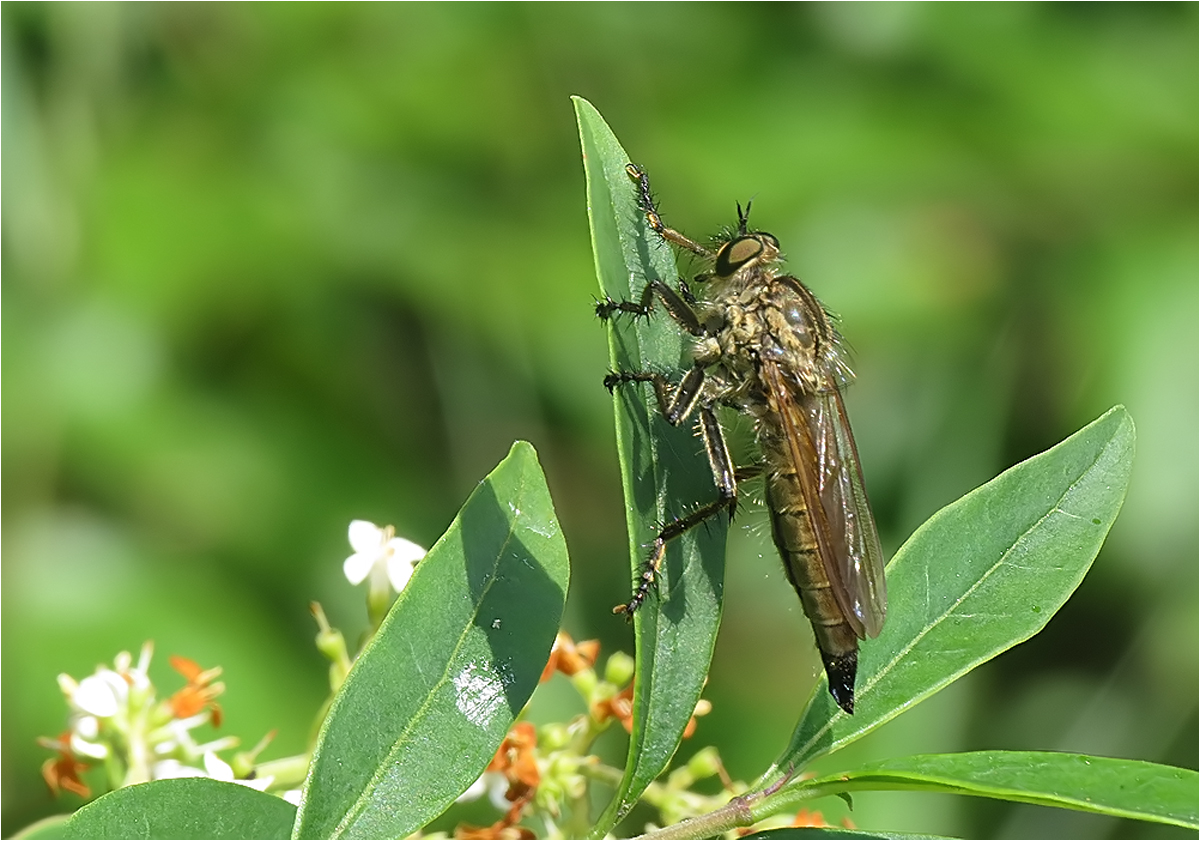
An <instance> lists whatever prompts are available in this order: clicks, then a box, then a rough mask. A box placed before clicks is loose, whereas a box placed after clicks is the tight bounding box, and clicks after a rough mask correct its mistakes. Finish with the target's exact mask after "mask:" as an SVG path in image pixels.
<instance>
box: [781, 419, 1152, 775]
mask: <svg viewBox="0 0 1200 841" xmlns="http://www.w3.org/2000/svg"><path fill="white" fill-rule="evenodd" d="M1133 449H1134V428H1133V421H1132V420H1131V419H1130V417H1129V414H1128V413H1127V412H1126V411H1125V409H1124V408H1123V407H1121V406H1117V407H1115V408H1113V409H1110V410H1109V411H1108V412H1107V413H1105V414H1104V415H1103V416H1102V417H1100V418H1099V419H1098V420H1096V421H1093V422H1092V423H1091V424H1089V425H1088V426H1086V427H1084V428H1083V429H1082V430H1080V431H1079V432H1077V433H1075V434H1074V435H1072V436H1071V437H1070V438H1068V439H1066V440H1065V441H1063V442H1062V443H1060V444H1058V445H1057V446H1055V447H1053V448H1051V449H1049V450H1047V451H1046V452H1044V453H1042V454H1040V455H1037V456H1034V457H1033V458H1031V459H1029V460H1027V461H1024V462H1022V463H1020V464H1018V465H1017V466H1015V467H1013V468H1011V469H1009V470H1007V471H1005V472H1004V473H1002V474H1000V475H999V476H998V477H996V478H995V479H993V480H992V481H990V482H988V483H987V484H986V485H984V486H982V487H980V488H977V489H976V490H974V491H972V492H971V493H969V494H967V495H966V496H964V497H963V498H961V499H959V500H957V501H956V502H953V503H951V504H950V505H948V506H946V507H945V508H943V509H942V510H941V511H939V512H937V513H936V514H934V515H933V516H932V517H931V518H930V519H929V520H928V521H926V522H925V523H924V524H923V525H922V526H921V527H920V528H918V529H917V531H916V532H915V533H914V534H913V536H912V537H911V538H909V540H908V541H907V542H906V543H905V544H904V546H902V547H901V548H900V551H899V552H897V553H896V557H895V558H894V559H893V560H892V563H891V564H890V565H889V566H888V573H887V575H888V600H889V604H888V619H887V624H886V625H885V626H884V629H883V633H882V634H881V635H880V636H879V638H878V639H875V640H868V641H866V642H864V643H863V646H862V651H861V654H860V658H859V672H858V690H857V698H856V700H855V709H854V715H853V716H848V715H846V714H845V713H843V712H842V711H841V710H839V709H838V708H837V707H836V705H835V704H834V703H833V701H832V699H831V698H830V697H829V694H828V693H827V692H826V691H825V686H824V683H823V682H822V683H820V684H819V685H818V686H817V688H816V689H815V690H814V691H813V694H812V696H811V697H810V698H809V701H808V706H807V707H806V708H805V710H804V712H803V714H802V715H801V718H800V722H799V724H798V725H797V727H796V730H795V732H794V733H793V735H792V740H791V743H790V745H789V746H788V748H787V750H786V751H785V752H784V754H783V756H782V757H781V758H780V759H779V760H778V761H777V762H776V764H775V766H774V767H773V768H772V769H771V771H768V773H767V774H766V775H764V779H767V778H770V777H772V776H778V771H779V769H791V770H792V771H795V770H798V769H800V768H803V767H804V766H805V765H807V764H808V763H809V762H811V761H812V760H813V758H815V757H817V756H820V755H822V754H826V753H830V752H832V751H835V750H837V749H838V748H840V747H842V746H844V745H846V744H848V743H849V742H852V741H854V740H855V739H857V738H859V737H861V736H862V735H864V734H865V733H867V732H869V731H871V730H873V729H874V728H876V727H878V726H879V725H880V724H883V723H884V722H886V721H889V720H890V719H892V718H893V717H895V716H896V715H898V714H900V713H901V712H903V711H904V710H906V709H908V708H909V707H911V706H913V705H914V704H917V703H919V702H920V701H922V700H923V699H925V698H927V697H929V696H930V695H932V694H933V693H934V692H937V691H938V690H939V689H941V688H943V687H944V686H946V685H947V684H949V683H951V682H952V681H954V680H956V679H957V678H959V677H961V676H962V675H964V674H966V673H967V672H969V671H970V670H971V669H973V668H975V667H976V666H978V665H979V664H980V663H983V662H985V661H987V660H989V659H991V658H992V657H995V656H996V655H997V654H999V653H1000V652H1002V651H1005V650H1007V649H1009V648H1011V647H1012V646H1014V645H1016V644H1017V643H1019V642H1023V641H1024V640H1027V639H1029V638H1030V637H1031V636H1033V635H1034V634H1036V633H1037V632H1038V631H1040V630H1041V629H1042V628H1043V627H1045V625H1046V623H1047V622H1048V621H1049V620H1050V617H1052V616H1053V615H1054V614H1055V613H1056V612H1057V611H1058V609H1059V608H1060V607H1062V605H1063V603H1064V602H1066V600H1067V598H1068V597H1069V596H1070V595H1071V593H1073V592H1074V591H1075V588H1076V587H1077V586H1079V582H1080V581H1082V580H1083V576H1084V575H1085V574H1086V573H1087V571H1088V569H1089V567H1090V566H1091V564H1092V560H1093V559H1094V558H1095V557H1096V553H1097V552H1099V551H1100V545H1101V544H1102V543H1103V542H1104V538H1105V536H1106V535H1107V534H1108V530H1109V527H1110V526H1112V523H1113V520H1115V519H1116V516H1117V512H1118V511H1119V510H1120V508H1121V502H1122V501H1123V499H1124V497H1125V487H1126V485H1127V484H1128V482H1129V471H1130V469H1131V467H1132V464H1133Z"/></svg>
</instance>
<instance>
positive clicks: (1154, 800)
mask: <svg viewBox="0 0 1200 841" xmlns="http://www.w3.org/2000/svg"><path fill="white" fill-rule="evenodd" d="M1198 787H1200V775H1197V773H1196V772H1195V771H1192V770H1189V769H1186V768H1175V767H1172V766H1170V765H1158V764H1156V763H1153V762H1139V761H1137V760H1132V759H1110V758H1108V757H1103V756H1081V755H1079V754H1073V753H1052V752H1046V751H977V752H974V753H952V754H934V755H929V756H907V757H904V758H902V759H889V760H887V761H885V762H879V763H872V764H870V765H866V766H863V767H862V768H856V769H854V770H853V771H846V772H843V773H840V774H832V775H830V776H828V777H818V778H816V779H813V780H805V781H803V782H800V783H798V784H796V785H795V786H788V788H787V789H785V790H784V791H782V792H780V794H779V795H777V796H776V797H777V799H778V800H779V801H781V803H780V805H781V806H782V801H789V800H795V799H796V795H805V799H806V797H807V796H811V794H812V790H813V789H816V790H819V791H821V792H822V794H831V793H834V792H848V791H849V792H852V791H860V790H880V789H891V790H896V789H902V790H910V791H938V792H948V793H951V794H970V795H975V796H977V797H992V798H995V799H998V800H1012V801H1016V802H1018V803H1033V804H1036V805H1038V806H1058V807H1062V808H1065V809H1077V810H1079V811H1084V812H1096V813H1098V814H1102V815H1111V816H1113V817H1118V818H1132V819H1134V820H1142V821H1153V822H1155V823H1164V824H1173V825H1175V826H1182V827H1187V828H1188V829H1200V821H1198V816H1197V800H1198V798H1197V794H1196V792H1197V789H1198ZM806 789H807V790H808V791H807V792H806V791H805V790H806Z"/></svg>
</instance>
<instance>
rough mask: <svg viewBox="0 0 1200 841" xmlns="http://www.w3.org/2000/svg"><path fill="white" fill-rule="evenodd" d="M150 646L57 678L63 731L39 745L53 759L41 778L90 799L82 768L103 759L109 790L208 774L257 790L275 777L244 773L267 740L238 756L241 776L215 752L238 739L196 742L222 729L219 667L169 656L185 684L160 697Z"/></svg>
mask: <svg viewBox="0 0 1200 841" xmlns="http://www.w3.org/2000/svg"><path fill="white" fill-rule="evenodd" d="M153 653H154V647H153V645H152V644H151V643H149V642H147V643H146V644H145V645H143V646H142V651H141V654H140V656H139V657H138V661H137V664H136V665H134V663H133V657H132V656H131V655H130V654H129V653H128V652H125V651H123V652H121V653H120V654H118V655H117V656H116V658H115V659H114V661H113V666H112V667H111V668H110V667H108V666H98V667H97V668H96V671H95V672H94V673H93V674H90V675H88V676H87V677H85V678H83V679H82V680H79V681H77V680H75V679H74V678H73V677H71V676H70V675H67V674H62V675H59V676H58V685H59V688H60V689H61V690H62V693H63V695H64V696H65V698H66V701H67V706H68V708H69V710H70V713H69V716H68V721H67V729H66V730H65V731H64V732H63V733H61V734H60V735H59V736H58V737H56V738H44V737H43V738H41V739H39V740H38V742H39V743H40V744H41V745H42V746H43V747H46V748H49V749H50V750H53V751H54V752H55V753H56V756H54V757H52V758H51V759H48V760H46V762H45V763H44V764H43V765H42V777H43V778H44V779H45V780H46V785H48V786H49V787H50V790H51V791H52V792H53V793H54V794H56V795H57V794H58V793H59V792H60V791H69V792H72V793H74V794H77V795H79V796H80V797H90V796H91V793H92V792H91V787H90V786H89V785H88V784H87V783H86V782H85V781H84V779H83V777H82V773H83V772H84V771H87V770H89V769H90V768H91V763H90V762H88V761H85V760H91V761H94V762H98V763H100V764H101V765H102V766H103V768H104V770H105V772H106V777H107V784H108V788H114V789H115V788H120V787H122V786H127V785H133V784H134V783H141V782H147V781H149V780H161V779H168V778H172V777H211V778H213V779H218V780H228V781H231V782H237V783H241V784H243V785H248V786H251V787H253V788H257V789H259V790H264V789H266V787H267V786H269V785H270V784H271V782H272V779H271V778H270V777H259V778H256V779H253V780H250V779H239V777H245V776H246V772H248V771H249V770H250V769H251V768H252V767H253V762H254V757H255V756H256V755H257V753H258V752H259V751H260V750H261V749H262V748H263V747H264V746H265V744H266V741H267V740H264V741H263V743H261V744H260V745H259V746H258V747H257V748H255V749H254V750H253V751H251V752H250V753H248V754H242V755H240V756H238V757H237V758H235V764H236V765H238V766H240V768H241V769H242V773H240V774H239V773H236V772H235V770H234V767H233V766H232V765H230V764H229V763H227V762H225V761H224V760H223V759H221V758H220V757H219V756H218V753H219V752H220V751H223V750H228V749H231V748H234V747H236V746H237V744H238V742H237V739H235V738H233V737H224V738H220V739H216V740H214V741H211V742H205V743H201V742H198V741H197V740H196V738H195V737H194V736H193V733H192V731H194V730H195V729H196V728H198V727H200V726H202V725H205V724H212V725H213V726H214V727H216V726H220V723H221V708H220V706H219V705H218V704H217V702H216V699H217V696H219V695H220V694H221V693H222V692H223V691H224V690H225V685H224V684H223V683H221V682H220V681H218V680H217V678H218V677H220V674H221V669H220V668H215V669H202V668H201V667H200V666H199V665H198V664H196V663H195V662H193V661H192V660H189V659H187V658H186V657H171V659H170V662H171V666H172V668H174V669H175V670H176V671H177V672H179V673H180V674H181V675H182V676H183V678H184V681H185V683H184V686H183V687H182V688H181V689H179V690H178V691H176V692H175V693H174V694H172V695H171V696H170V697H168V698H165V699H162V700H159V696H158V690H157V689H156V687H155V686H154V684H153V683H152V682H151V680H150V676H149V668H150V660H151V658H152V657H153Z"/></svg>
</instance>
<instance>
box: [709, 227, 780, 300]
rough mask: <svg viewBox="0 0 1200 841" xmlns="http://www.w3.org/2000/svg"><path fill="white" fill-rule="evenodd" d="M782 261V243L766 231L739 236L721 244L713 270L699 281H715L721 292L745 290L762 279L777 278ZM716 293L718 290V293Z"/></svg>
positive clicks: (739, 234)
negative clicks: (780, 247)
mask: <svg viewBox="0 0 1200 841" xmlns="http://www.w3.org/2000/svg"><path fill="white" fill-rule="evenodd" d="M781 262H782V257H781V256H780V253H779V240H777V239H775V237H774V236H773V235H772V234H768V233H766V232H765V231H751V232H748V233H741V232H739V233H737V234H734V235H732V236H730V237H729V238H728V239H726V240H725V241H724V242H722V243H721V245H720V247H718V249H717V254H716V258H715V259H714V260H713V267H712V271H710V272H708V273H707V274H703V275H700V276H698V277H697V278H696V280H697V281H700V282H707V281H713V282H715V285H716V286H717V287H718V288H719V289H728V288H732V289H743V288H745V287H746V286H748V285H750V284H752V283H754V282H755V280H756V279H758V278H761V277H764V276H766V277H773V276H774V275H775V274H777V271H776V269H777V268H778V266H779V264H780V263H781ZM714 291H716V290H714Z"/></svg>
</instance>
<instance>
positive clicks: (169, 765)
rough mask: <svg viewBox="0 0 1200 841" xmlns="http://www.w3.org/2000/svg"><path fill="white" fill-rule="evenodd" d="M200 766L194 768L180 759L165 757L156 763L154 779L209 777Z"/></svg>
mask: <svg viewBox="0 0 1200 841" xmlns="http://www.w3.org/2000/svg"><path fill="white" fill-rule="evenodd" d="M207 776H208V774H205V773H204V772H203V771H201V770H200V769H199V768H193V767H192V766H190V765H184V764H183V763H182V762H180V761H179V760H178V759H164V760H163V761H162V762H156V763H154V779H156V780H177V779H181V778H183V777H207Z"/></svg>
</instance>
